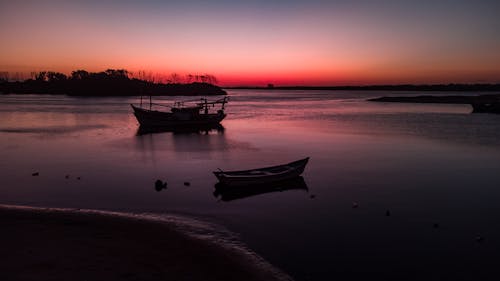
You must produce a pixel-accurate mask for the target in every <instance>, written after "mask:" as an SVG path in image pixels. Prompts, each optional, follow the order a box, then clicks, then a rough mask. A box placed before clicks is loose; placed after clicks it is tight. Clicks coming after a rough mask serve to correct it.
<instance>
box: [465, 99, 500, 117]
mask: <svg viewBox="0 0 500 281" xmlns="http://www.w3.org/2000/svg"><path fill="white" fill-rule="evenodd" d="M471 105H472V108H473V110H472V112H473V113H497V114H500V101H497V102H482V103H481V102H477V103H471Z"/></svg>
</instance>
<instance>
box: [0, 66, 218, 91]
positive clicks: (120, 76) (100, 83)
mask: <svg viewBox="0 0 500 281" xmlns="http://www.w3.org/2000/svg"><path fill="white" fill-rule="evenodd" d="M0 79H1V81H2V82H1V83H0V93H3V94H10V93H15V94H26V93H31V94H64V95H78V96H130V95H225V94H226V92H225V91H224V90H222V89H221V88H220V87H218V86H216V85H214V83H215V82H216V81H217V80H216V78H215V77H214V76H213V75H208V74H204V75H191V74H190V75H186V76H184V77H182V76H180V75H178V74H175V73H174V74H171V75H168V76H163V77H159V76H157V75H154V74H152V73H151V72H146V71H138V72H135V73H132V72H129V71H128V70H126V69H107V70H105V71H101V72H88V71H86V70H82V69H79V70H75V71H72V72H71V74H70V75H66V74H64V73H60V72H55V71H39V72H31V73H30V78H29V79H26V80H24V81H19V80H18V81H9V79H10V76H9V73H6V72H2V73H0Z"/></svg>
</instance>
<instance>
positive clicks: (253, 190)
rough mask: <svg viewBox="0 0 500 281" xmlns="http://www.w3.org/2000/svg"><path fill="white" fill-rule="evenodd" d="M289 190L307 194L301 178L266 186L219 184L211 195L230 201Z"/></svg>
mask: <svg viewBox="0 0 500 281" xmlns="http://www.w3.org/2000/svg"><path fill="white" fill-rule="evenodd" d="M289 190H301V191H306V192H308V191H309V189H308V188H307V185H306V183H305V181H304V178H303V177H301V176H298V177H294V178H291V179H288V180H283V181H278V182H271V183H266V184H255V185H247V186H240V187H228V186H226V185H223V184H221V183H220V182H219V183H217V184H215V191H214V193H213V195H214V196H215V197H217V198H219V200H221V201H232V200H238V199H243V198H247V197H251V196H256V195H260V194H265V193H272V192H283V191H289Z"/></svg>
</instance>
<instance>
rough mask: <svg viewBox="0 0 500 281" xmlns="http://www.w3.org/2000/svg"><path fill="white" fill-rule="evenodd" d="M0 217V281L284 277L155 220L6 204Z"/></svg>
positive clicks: (267, 266) (284, 276)
mask: <svg viewBox="0 0 500 281" xmlns="http://www.w3.org/2000/svg"><path fill="white" fill-rule="evenodd" d="M0 222H1V230H0V248H1V249H2V262H1V263H0V280H289V279H288V278H289V277H288V276H287V275H286V274H282V273H281V272H279V271H277V270H276V269H275V268H272V267H271V266H269V265H263V264H262V263H260V264H259V262H256V261H255V259H252V258H250V257H248V256H246V255H245V254H242V253H239V252H237V251H232V250H229V249H226V248H224V247H221V246H220V245H215V244H214V243H212V242H208V241H203V240H200V239H195V238H192V237H189V236H187V235H184V234H182V233H180V232H179V231H177V230H176V229H175V228H174V227H173V226H171V225H168V224H165V223H161V222H156V221H148V220H141V219H134V218H133V217H125V216H123V217H122V216H112V215H106V214H96V213H89V212H80V211H78V210H75V211H71V210H60V209H57V210H54V209H38V208H37V209H34V208H16V207H12V206H0Z"/></svg>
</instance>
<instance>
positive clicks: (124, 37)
mask: <svg viewBox="0 0 500 281" xmlns="http://www.w3.org/2000/svg"><path fill="white" fill-rule="evenodd" d="M499 8H500V3H497V2H495V1H483V2H481V3H476V2H474V1H461V2H460V3H453V5H451V4H449V3H448V2H447V1H437V2H436V1H433V2H432V3H431V2H430V1H423V2H422V1H421V2H419V3H411V2H409V1H401V2H398V3H389V1H378V2H377V3H376V4H374V3H373V2H369V1H361V2H358V3H350V2H349V1H328V2H325V1H312V2H311V1H307V2H302V1H271V2H266V1H254V2H251V3H232V2H229V1H215V2H212V3H204V2H201V1H187V2H183V3H162V2H161V1H146V2H140V3H139V2H134V1H107V2H105V3H99V2H97V1H88V2H85V3H81V2H78V1H51V2H50V3H39V2H37V1H28V2H24V3H13V2H5V1H3V2H0V36H1V37H2V38H4V40H3V41H4V42H3V45H2V47H1V51H2V52H0V71H7V72H9V73H16V72H17V73H25V74H23V75H27V74H28V73H29V72H32V71H42V70H50V71H56V72H62V73H65V74H67V73H69V72H71V71H72V70H77V69H85V70H87V71H90V72H97V71H103V70H105V69H108V68H114V69H127V70H130V71H131V72H137V71H148V72H151V73H154V74H155V75H159V76H161V75H163V76H165V77H166V76H169V75H171V74H172V73H177V74H179V75H181V76H184V75H188V74H193V75H204V74H207V73H208V74H211V75H214V76H215V77H216V78H217V80H218V83H217V84H218V85H219V86H221V87H242V86H248V87H265V86H266V85H268V84H274V85H275V86H276V87H290V86H306V87H307V86H332V87H335V86H370V85H401V84H414V85H419V84H476V83H481V84H496V83H499V81H500V53H499V52H497V51H496V50H498V49H500V21H498V20H497V19H496V16H497V15H496V11H498V10H499Z"/></svg>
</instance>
